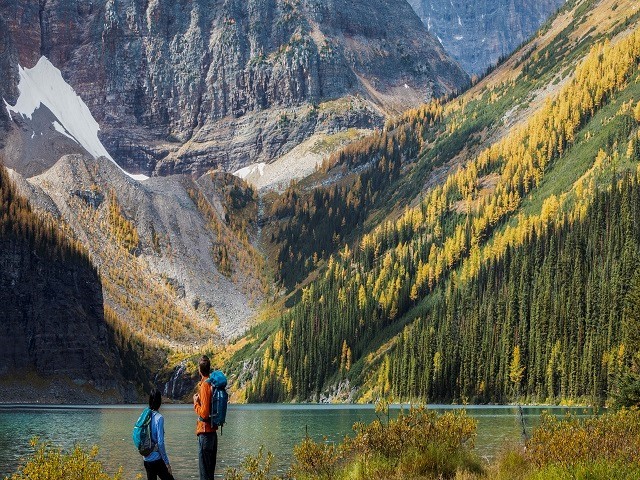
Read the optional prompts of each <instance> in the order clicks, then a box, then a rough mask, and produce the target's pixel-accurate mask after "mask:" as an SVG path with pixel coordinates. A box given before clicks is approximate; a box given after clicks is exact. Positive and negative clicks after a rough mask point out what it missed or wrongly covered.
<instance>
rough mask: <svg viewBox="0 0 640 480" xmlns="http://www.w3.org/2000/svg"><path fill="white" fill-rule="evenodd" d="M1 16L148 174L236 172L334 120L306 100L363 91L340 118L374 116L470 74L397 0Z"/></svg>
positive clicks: (6, 12) (359, 120) (31, 59)
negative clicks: (362, 104)
mask: <svg viewBox="0 0 640 480" xmlns="http://www.w3.org/2000/svg"><path fill="white" fill-rule="evenodd" d="M0 16H1V17H2V18H3V19H4V21H5V22H6V24H7V31H8V32H9V34H8V35H7V34H5V35H4V36H5V37H8V39H6V40H5V41H6V42H10V43H11V45H10V48H9V50H8V51H10V52H11V54H12V55H13V56H14V57H17V58H18V60H19V61H20V63H21V64H22V65H23V66H26V67H31V66H33V65H34V64H35V63H36V62H37V60H38V59H39V58H40V56H41V55H45V56H47V57H48V58H49V59H50V60H51V62H52V63H53V64H54V65H55V66H56V67H58V68H60V69H61V70H62V72H63V75H64V77H65V79H66V80H67V81H68V82H69V83H70V84H71V85H72V86H73V87H74V89H75V90H76V91H77V92H78V94H79V95H80V96H81V97H82V98H83V100H84V101H85V102H86V103H87V105H88V106H89V108H90V110H91V112H92V113H93V115H94V116H95V117H96V120H98V122H99V123H100V125H101V127H102V129H103V132H102V140H103V142H104V143H105V146H106V147H107V149H108V150H109V151H110V153H111V154H112V156H114V158H116V159H117V160H118V161H119V162H120V163H121V164H123V165H125V166H127V167H129V168H131V167H134V168H135V170H137V171H140V172H146V173H149V174H151V173H154V172H155V173H162V174H166V173H173V172H184V171H191V172H199V173H202V172H203V171H205V170H206V169H208V168H209V167H211V166H213V165H219V166H222V167H224V168H225V169H227V170H234V169H236V168H239V167H242V166H244V165H246V164H248V163H251V162H255V161H262V160H266V161H269V160H271V159H272V158H275V157H276V156H278V155H281V154H282V153H284V152H283V151H282V149H283V148H284V149H285V151H286V150H288V149H290V148H292V147H293V146H294V145H295V144H296V143H299V140H300V139H304V138H307V137H308V136H309V135H311V134H313V133H314V132H315V131H317V130H318V129H328V130H331V129H332V128H340V127H341V125H338V126H336V123H335V122H334V121H333V116H334V115H333V114H334V113H335V117H337V118H338V119H343V118H344V112H343V111H342V110H340V111H337V112H329V113H327V112H325V115H324V117H323V116H321V115H316V113H317V111H316V110H317V109H315V108H314V109H313V110H314V111H313V112H311V114H309V115H308V116H307V117H303V118H300V117H299V115H302V114H305V113H306V110H305V109H304V108H303V107H304V106H305V105H306V106H309V105H316V104H318V103H322V102H324V101H327V100H331V99H336V98H342V97H347V96H350V95H351V96H361V97H363V98H365V99H367V101H368V105H367V107H366V108H364V109H362V110H361V111H360V113H358V114H355V115H352V118H351V119H350V121H349V125H348V126H349V127H371V126H376V125H379V124H380V122H381V117H382V113H383V110H384V109H393V110H398V109H402V108H406V107H407V106H410V105H412V104H415V103H417V102H419V101H424V100H426V99H428V98H430V97H431V96H433V95H440V94H443V93H447V92H450V91H452V90H455V89H457V88H460V87H461V86H462V85H464V84H465V82H466V81H467V77H466V75H465V74H464V72H463V71H462V70H461V69H460V68H459V67H458V66H457V64H456V63H455V62H453V61H452V60H451V59H450V58H449V57H448V56H447V55H446V54H445V52H444V51H443V49H442V48H441V47H440V45H439V44H438V42H437V41H435V40H434V38H433V37H431V36H430V35H429V34H428V33H427V32H426V29H425V28H424V26H423V25H421V23H420V21H419V19H418V18H417V16H416V15H415V14H414V12H412V10H411V8H410V6H409V5H408V4H407V3H406V1H405V0H366V1H365V0H353V1H349V2H345V1H344V0H342V1H336V0H331V1H320V0H216V1H208V2H205V1H185V0H181V1H175V0H150V1H148V0H146V1H143V0H118V1H115V0H98V1H92V2H75V1H71V0H42V1H40V2H26V1H17V2H11V3H10V4H8V3H7V2H5V4H4V5H2V6H0ZM4 30H5V29H4V28H3V31H4ZM0 35H1V34H0ZM1 43H2V38H0V44H1ZM0 46H1V45H0ZM7 55H8V54H1V52H0V56H7ZM2 62H4V63H3V64H2V66H3V72H2V75H3V77H5V75H7V72H6V71H5V70H4V65H5V64H6V63H11V62H10V61H8V60H7V59H6V58H4V59H3V60H2ZM14 68H15V66H14ZM11 93H14V94H15V92H14V91H13V92H12V90H11V88H9V89H8V92H7V94H9V96H11ZM8 100H14V98H11V99H8ZM380 109H382V110H380ZM293 116H295V117H296V120H301V121H299V122H289V123H287V121H286V120H287V119H291V118H292V117H293ZM290 137H291V138H290ZM283 146H284V147H283Z"/></svg>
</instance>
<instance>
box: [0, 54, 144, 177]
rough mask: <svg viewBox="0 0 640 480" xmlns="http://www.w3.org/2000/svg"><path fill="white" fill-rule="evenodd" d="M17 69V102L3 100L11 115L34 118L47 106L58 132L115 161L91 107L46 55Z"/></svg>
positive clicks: (96, 156) (91, 152) (96, 153)
mask: <svg viewBox="0 0 640 480" xmlns="http://www.w3.org/2000/svg"><path fill="white" fill-rule="evenodd" d="M18 71H19V74H20V82H19V83H18V90H19V91H20V96H19V97H18V100H17V102H16V104H15V105H13V106H12V105H9V103H8V102H7V101H6V100H4V99H3V100H4V103H5V106H6V108H7V111H8V112H9V115H11V113H12V112H13V113H16V114H18V115H22V116H23V117H26V118H28V119H29V120H31V118H32V116H33V113H34V112H35V111H36V110H37V109H38V108H39V107H40V106H41V105H44V106H46V107H47V108H48V109H49V110H50V111H51V113H53V115H55V117H56V118H57V119H58V121H57V122H53V127H54V128H55V129H56V131H58V132H59V133H61V134H63V135H65V136H67V137H69V138H70V139H72V140H74V141H75V142H77V143H78V144H80V145H82V147H83V148H84V149H85V150H86V151H87V152H89V154H90V155H92V156H93V157H94V158H98V157H106V158H108V159H109V160H111V161H112V162H113V163H116V162H115V161H114V160H113V158H112V157H111V155H109V152H107V149H106V148H104V145H102V142H101V141H100V139H99V138H98V131H99V130H100V126H99V125H98V122H96V120H95V119H94V118H93V115H91V112H90V111H89V107H87V105H86V104H85V103H84V101H83V100H82V99H81V98H80V97H79V96H78V94H77V93H76V92H75V90H74V89H73V88H72V87H71V85H69V84H68V83H67V82H66V81H65V80H64V78H62V73H61V72H60V70H58V69H57V68H56V67H55V66H54V65H53V64H52V63H51V62H50V61H49V60H48V59H47V57H44V56H43V57H40V60H38V63H37V64H36V65H35V67H33V68H22V66H20V65H18ZM116 165H117V164H116ZM119 168H120V167H119ZM123 171H124V170H123ZM125 173H126V174H127V175H128V176H129V177H131V178H133V179H135V180H146V179H147V178H149V177H147V176H146V175H132V174H130V173H127V172H125Z"/></svg>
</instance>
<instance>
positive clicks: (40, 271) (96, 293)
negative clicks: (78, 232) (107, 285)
mask: <svg viewBox="0 0 640 480" xmlns="http://www.w3.org/2000/svg"><path fill="white" fill-rule="evenodd" d="M0 198H1V200H2V202H1V204H0V264H1V265H2V268H1V269H0V287H1V288H0V301H1V302H2V309H1V311H0V333H1V334H0V383H2V389H1V393H0V400H1V401H3V402H15V401H30V402H43V403H58V402H72V403H86V402H89V403H96V402H121V401H123V400H124V401H133V400H135V399H136V398H137V395H138V393H137V387H138V385H136V384H134V383H133V381H134V380H138V379H137V378H135V375H134V374H133V370H135V369H137V368H139V367H137V366H135V367H134V368H133V369H131V370H129V372H128V373H129V374H127V373H126V367H125V356H124V355H123V352H124V349H122V348H121V347H122V345H119V342H118V338H117V334H116V333H115V332H114V330H113V329H112V328H111V326H110V325H109V323H108V322H107V321H106V320H105V315H104V307H103V296H102V284H101V281H100V277H99V275H98V273H97V272H96V270H95V268H94V267H93V265H92V264H91V262H90V261H89V258H88V257H87V254H86V252H85V251H84V249H83V248H82V247H81V246H80V245H79V244H78V243H77V242H74V241H69V240H68V239H67V238H66V236H65V235H64V233H63V232H62V231H61V230H59V229H58V228H57V227H56V225H55V223H53V222H52V221H51V220H49V221H47V220H44V219H42V218H41V217H39V216H37V215H36V214H34V213H33V212H32V210H31V209H30V207H29V205H28V203H27V202H26V200H25V199H24V198H22V197H21V196H20V195H19V194H18V193H17V191H16V188H15V186H14V184H13V182H12V181H11V179H10V177H9V174H8V172H7V171H6V170H5V168H4V167H2V166H1V165H0ZM128 366H129V367H131V365H128Z"/></svg>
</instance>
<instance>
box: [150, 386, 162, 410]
mask: <svg viewBox="0 0 640 480" xmlns="http://www.w3.org/2000/svg"><path fill="white" fill-rule="evenodd" d="M160 405H162V394H161V393H160V391H158V390H157V389H155V388H154V389H153V390H151V393H150V394H149V408H150V409H151V410H158V409H159V408H160Z"/></svg>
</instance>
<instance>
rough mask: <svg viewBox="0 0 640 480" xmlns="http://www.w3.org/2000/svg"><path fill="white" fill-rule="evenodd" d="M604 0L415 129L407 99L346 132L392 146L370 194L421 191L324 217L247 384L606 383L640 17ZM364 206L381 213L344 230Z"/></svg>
mask: <svg viewBox="0 0 640 480" xmlns="http://www.w3.org/2000/svg"><path fill="white" fill-rule="evenodd" d="M608 3H609V2H599V3H598V2H595V3H594V2H584V1H583V2H571V3H570V4H568V5H567V6H566V8H565V9H564V10H563V12H561V13H560V14H559V16H558V17H557V18H556V19H555V21H554V22H551V23H550V24H549V25H547V27H546V30H544V31H542V32H541V33H540V34H539V36H538V37H537V38H536V39H534V40H533V43H532V44H531V45H529V46H525V47H523V49H521V50H520V51H519V52H517V53H516V56H515V58H513V59H511V60H510V61H509V62H507V64H506V67H504V69H503V70H498V71H496V72H495V73H494V74H493V75H492V76H490V77H488V79H487V80H486V81H483V82H482V83H481V84H480V85H478V86H477V87H475V89H474V90H472V91H471V92H470V93H469V94H467V95H465V96H463V97H461V98H459V99H454V100H452V101H450V102H448V103H446V104H444V106H443V114H442V115H441V117H440V118H434V116H431V117H429V116H427V115H425V114H424V113H422V114H421V115H422V118H423V119H424V120H423V121H422V122H418V123H419V124H420V125H421V127H422V128H421V129H419V130H416V128H415V127H413V126H410V124H411V122H413V121H414V119H415V118H420V114H418V113H416V112H413V113H412V114H410V115H408V116H406V117H405V118H403V119H400V120H399V121H398V123H397V124H392V125H388V127H387V129H386V130H385V131H384V132H382V133H381V134H380V137H379V138H383V139H387V140H385V142H384V143H382V144H381V145H382V148H380V145H377V146H376V148H375V149H370V150H369V152H366V150H360V152H361V153H362V157H363V158H365V159H366V160H365V162H366V161H368V162H372V161H373V165H380V163H382V161H381V159H380V156H381V157H382V158H385V162H384V163H386V164H387V165H388V163H387V162H388V160H387V158H394V159H398V160H399V162H400V163H401V164H400V165H399V166H398V167H396V168H397V170H398V173H396V178H397V181H394V179H393V178H391V180H390V182H388V185H389V188H388V189H387V190H386V191H385V190H382V191H379V192H376V193H373V192H372V194H371V198H373V196H374V195H377V196H379V197H381V198H383V199H385V202H387V203H388V204H389V205H391V207H393V206H394V205H398V204H400V205H401V202H398V201H395V200H397V199H399V198H401V197H404V198H405V199H411V198H415V195H416V194H417V195H418V198H417V199H416V200H415V201H408V202H406V201H405V207H404V212H403V213H401V214H397V213H396V214H394V213H393V211H391V215H390V216H388V217H387V220H386V221H383V222H375V218H376V215H379V214H380V213H382V212H383V211H384V208H385V206H384V205H380V204H377V205H375V204H374V206H375V208H371V209H370V211H368V212H366V213H367V214H368V215H366V216H362V217H361V218H356V220H355V221H354V222H351V223H350V221H349V220H348V218H352V217H350V216H349V217H347V216H345V217H344V220H338V222H339V223H337V225H340V227H338V228H343V229H345V230H343V232H346V235H345V236H346V237H347V239H349V240H351V241H350V242H348V243H346V244H345V243H341V242H334V243H339V245H340V252H339V253H338V254H334V255H332V256H330V257H329V260H328V261H327V262H326V266H324V268H321V270H320V272H319V275H318V278H317V279H316V280H314V281H312V282H311V283H310V284H309V286H307V287H305V288H304V289H303V290H302V293H301V297H300V300H299V301H298V302H297V303H296V305H295V306H294V307H293V308H291V309H290V310H289V311H287V312H286V313H285V314H284V315H283V316H282V319H281V321H280V326H279V328H278V329H277V331H276V333H275V334H274V335H273V338H272V340H271V341H270V342H269V343H268V344H267V346H266V347H264V348H263V349H262V350H261V351H260V356H261V365H260V369H259V372H258V373H257V375H255V376H254V377H253V379H252V380H251V381H250V382H249V383H248V386H247V397H248V398H249V399H250V400H282V399H289V398H298V399H306V398H319V397H320V396H321V395H323V394H331V392H335V391H337V390H339V391H342V392H343V394H344V392H345V391H346V395H348V396H349V398H351V399H354V398H360V399H364V400H366V399H370V398H372V396H376V395H378V394H394V395H396V396H397V398H399V399H411V398H418V397H419V398H423V399H427V400H459V401H467V400H469V401H471V400H473V401H505V400H507V399H508V398H514V397H516V396H519V397H525V396H526V397H527V398H530V399H535V400H538V401H539V400H550V401H557V400H560V399H562V398H578V397H590V398H595V399H599V400H604V399H606V398H607V397H608V396H610V395H611V394H612V386H613V385H615V382H616V376H617V373H616V372H618V371H619V370H620V369H622V366H623V365H624V364H625V362H627V361H628V353H625V350H624V339H623V338H622V333H621V332H622V328H621V325H622V311H623V305H624V299H625V296H626V294H627V290H626V286H627V285H628V284H629V282H630V280H631V274H632V273H633V269H634V268H633V265H634V262H636V261H637V260H638V258H637V247H638V243H637V240H636V239H637V238H638V233H639V232H638V231H637V228H636V227H635V224H636V223H637V222H636V218H637V214H636V210H635V208H636V207H635V206H633V207H632V206H631V205H630V203H632V201H633V198H637V195H638V194H637V186H636V180H635V172H636V167H637V162H638V160H639V158H638V122H639V121H640V106H639V105H640V104H639V101H640V85H639V80H640V79H639V76H638V64H639V61H640V29H638V27H637V21H638V9H637V6H635V7H634V6H633V5H632V3H633V2H631V3H630V4H629V5H625V8H623V9H622V10H621V12H622V13H621V12H618V13H617V14H613V15H612V14H611V12H615V11H616V9H617V8H618V7H620V8H622V7H621V6H620V5H618V6H617V7H616V8H613V9H612V8H611V5H609V4H608ZM616 5H617V4H616ZM626 7H628V8H626ZM607 12H608V13H609V17H608V19H607V21H606V22H602V21H600V20H601V16H602V15H605V18H606V15H607ZM568 19H571V20H573V21H572V22H569V23H566V21H567V20H568ZM605 24H606V25H605ZM581 25H582V27H581ZM603 25H604V27H603ZM554 55H556V57H555V58H554ZM514 71H515V73H514ZM542 91H544V92H545V95H542V94H541V92H542ZM429 109H431V111H436V112H437V111H438V109H439V106H438V104H433V105H432V106H431V107H425V109H422V110H421V112H425V111H429ZM496 112H497V114H496ZM496 125H501V126H502V127H501V128H497V127H496ZM418 132H419V133H418ZM389 138H395V139H398V142H397V144H396V145H395V146H394V143H393V142H389V141H388V139H389ZM400 139H401V140H400ZM390 145H391V148H389V146H390ZM363 146H366V145H365V144H364V143H361V144H360V147H353V148H363ZM405 146H407V149H405ZM384 148H386V151H387V152H388V157H387V154H386V152H385V151H384V150H383V149H384ZM396 148H397V151H398V152H397V153H394V149H396ZM381 151H382V152H385V153H381ZM344 155H347V153H346V152H345V154H344ZM377 156H378V158H376V157H377ZM416 156H417V157H418V159H417V160H415V161H414V160H413V159H415V157H416ZM357 157H358V155H353V153H352V158H357ZM341 160H343V161H344V158H342V159H341ZM407 160H410V162H407ZM391 163H393V162H391ZM409 163H410V164H409ZM338 165H339V161H337V162H336V166H334V167H331V166H329V168H328V171H330V170H331V168H334V169H335V168H339V166H338ZM368 171H373V170H372V169H371V170H368ZM391 171H392V170H391ZM627 171H631V172H632V173H631V177H626V175H628V174H627V173H625V172H627ZM360 175H362V174H360ZM359 178H360V177H358V176H356V177H355V180H354V181H356V182H357V181H358V180H359ZM438 178H440V179H441V180H438ZM620 178H626V180H624V181H622V183H621V184H620V185H618V182H619V181H621V180H619V179H620ZM416 185H417V186H418V187H417V191H416ZM612 185H613V187H611V186H612ZM421 186H425V187H426V188H424V189H421V188H420V187H421ZM348 191H349V189H345V193H346V194H347V195H348V193H347V192H348ZM365 191H366V189H365ZM599 191H603V192H605V193H598V192H599ZM607 192H608V193H607ZM338 193H339V192H338ZM316 195H317V194H316ZM337 196H339V195H337ZM394 199H395V200H394ZM297 203H298V204H299V205H301V207H299V208H298V211H302V212H304V211H305V208H307V209H308V208H309V205H312V203H307V205H306V207H305V204H304V202H301V201H299V200H297ZM318 203H319V202H316V204H318ZM325 205H326V202H325ZM365 206H366V204H365ZM387 208H388V206H387ZM327 210H328V209H327ZM328 211H329V218H331V213H334V212H335V209H333V212H332V211H331V210H328ZM376 211H377V213H376ZM334 215H335V213H334ZM360 215H363V214H362V213H361V212H360ZM294 218H295V215H294ZM324 218H325V219H326V218H327V217H326V216H325V217H324ZM336 218H338V219H339V218H340V217H339V216H337V217H336ZM288 221H289V225H292V222H291V220H290V219H289V220H288ZM325 221H326V220H325ZM367 222H371V224H373V223H374V222H375V223H378V226H377V227H375V228H373V229H372V230H370V231H369V232H368V233H365V234H363V235H362V236H357V234H355V233H354V232H353V231H350V230H349V229H350V228H352V227H353V226H354V225H364V230H365V231H366V230H367V228H366V225H367V224H368V223H367ZM312 226H313V225H312ZM312 226H311V227H307V228H312ZM601 230H604V231H601ZM335 234H336V233H335V232H334V235H335ZM349 235H351V237H349ZM293 237H294V236H292V235H290V236H289V238H293ZM295 251H296V250H294V249H291V252H292V253H293V256H292V255H289V258H295ZM315 253H317V251H316V252H315ZM327 256H328V255H327ZM281 261H282V259H281ZM314 263H315V262H314ZM321 266H323V265H321ZM578 279H580V282H578ZM578 284H580V285H578ZM596 293H597V296H594V295H596ZM605 296H606V302H605V301H604V300H605V299H604V297H605ZM613 305H615V307H613ZM416 352H418V353H416ZM616 369H618V370H616ZM354 388H355V390H352V389H354Z"/></svg>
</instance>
